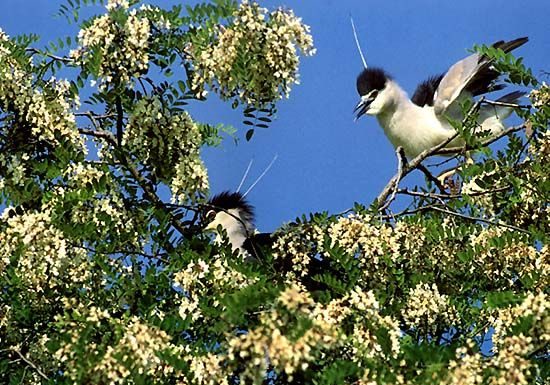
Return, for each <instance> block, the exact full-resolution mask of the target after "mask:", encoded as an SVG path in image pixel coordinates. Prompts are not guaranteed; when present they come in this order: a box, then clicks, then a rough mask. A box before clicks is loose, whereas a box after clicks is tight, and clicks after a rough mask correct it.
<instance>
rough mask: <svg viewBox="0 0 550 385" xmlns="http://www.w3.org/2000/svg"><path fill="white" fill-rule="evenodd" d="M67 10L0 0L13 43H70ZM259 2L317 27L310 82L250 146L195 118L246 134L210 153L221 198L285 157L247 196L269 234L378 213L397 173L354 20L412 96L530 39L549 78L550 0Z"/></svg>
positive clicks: (374, 56) (48, 0) (306, 69)
mask: <svg viewBox="0 0 550 385" xmlns="http://www.w3.org/2000/svg"><path fill="white" fill-rule="evenodd" d="M60 3H61V2H60V1H59V2H58V1H56V0H26V1H20V0H2V2H1V10H2V12H0V27H1V28H2V29H3V30H5V31H6V32H7V33H8V34H9V35H12V36H13V35H16V34H19V33H28V32H34V33H37V34H39V35H41V36H42V37H43V42H46V41H48V40H49V39H53V38H55V37H57V36H64V35H66V34H67V33H68V32H69V31H70V30H71V29H72V28H74V27H69V26H67V25H66V23H65V21H64V20H63V19H56V18H54V16H53V15H54V14H55V12H56V11H57V9H58V6H59V4H60ZM150 3H154V4H159V5H169V4H174V3H176V2H175V1H172V0H163V1H151V2H150ZM184 3H185V2H184ZM188 3H196V1H192V2H188ZM260 4H262V5H263V6H265V7H268V8H276V7H278V6H285V7H288V8H291V9H293V10H294V11H295V13H296V14H297V15H298V16H300V17H302V18H303V20H304V22H305V23H306V24H308V25H310V26H311V30H312V34H313V37H314V41H315V45H316V47H317V54H316V55H315V56H313V57H310V58H303V60H302V66H301V70H300V73H301V84H300V85H298V86H295V87H294V89H293V90H292V93H291V95H290V98H289V99H288V100H284V101H282V102H281V103H280V104H279V111H278V116H277V119H276V120H274V122H273V123H272V124H271V126H270V127H269V128H268V129H265V130H259V131H257V132H256V134H255V135H254V138H253V139H252V141H251V142H246V141H245V140H244V133H245V132H246V127H243V125H242V123H241V122H242V116H241V115H240V114H239V113H238V112H237V111H233V110H231V108H230V106H229V105H226V104H224V103H221V102H219V101H217V100H215V97H214V98H213V99H212V100H209V101H208V102H207V103H205V104H202V105H200V106H198V107H197V108H194V109H193V111H192V112H193V115H194V117H195V118H197V119H199V120H205V121H208V122H210V123H219V122H223V123H230V124H233V125H234V126H235V127H237V128H241V130H240V132H239V136H240V138H241V139H242V140H240V142H239V144H238V145H235V144H234V141H233V140H231V139H228V140H226V141H225V142H224V143H223V145H222V146H221V147H219V148H213V149H206V150H205V151H204V159H205V161H206V164H207V166H208V169H209V175H210V184H211V191H212V193H217V192H220V191H222V190H227V189H235V188H236V187H237V186H238V184H239V182H240V179H241V177H242V175H243V173H244V171H245V169H246V167H247V165H248V162H249V161H250V159H254V164H253V166H252V169H251V172H250V174H249V177H248V181H247V182H245V188H246V187H247V186H248V185H250V184H251V183H252V182H253V181H254V179H255V178H256V177H257V176H258V175H259V174H260V173H261V172H262V171H263V169H264V168H265V167H266V166H267V165H268V164H269V162H270V161H271V159H272V158H273V157H274V156H275V154H278V160H277V162H276V163H275V164H274V165H273V167H272V169H271V170H270V171H269V173H268V174H267V175H266V176H265V177H264V179H263V180H262V181H261V182H260V183H259V184H258V185H257V186H256V187H255V189H254V190H253V191H252V192H251V193H250V194H249V196H248V197H249V199H250V201H251V203H252V204H253V205H255V206H256V211H257V217H258V218H257V225H258V228H259V229H260V230H261V231H270V230H273V229H275V228H277V227H278V226H279V225H281V224H282V223H284V222H286V221H290V220H293V219H294V218H295V217H297V216H300V215H301V214H303V213H309V212H316V211H323V210H328V211H329V212H331V213H337V212H341V211H343V210H346V209H347V208H349V207H351V206H352V205H353V203H354V202H361V203H366V204H369V203H370V202H372V200H373V199H374V198H375V197H376V195H377V194H378V193H379V192H380V191H381V189H382V188H383V187H384V185H385V184H386V183H387V181H388V180H389V178H390V177H391V176H392V175H393V174H394V173H395V167H396V160H395V155H394V150H393V148H392V146H391V145H390V143H389V142H388V141H387V139H386V138H385V136H384V134H383V132H382V130H381V128H379V126H378V124H377V122H376V120H375V119H374V118H372V117H364V118H362V119H361V120H359V121H358V122H354V121H353V113H352V112H353V107H354V106H355V104H356V103H357V100H358V95H357V91H356V90H355V79H356V76H357V74H358V73H359V71H360V70H361V69H362V64H361V60H360V58H359V55H358V53H357V49H356V47H355V43H354V40H353V35H352V32H351V27H350V22H349V17H350V15H353V17H354V19H355V23H356V25H357V31H358V34H359V38H360V40H361V43H362V46H363V49H364V51H365V54H366V57H367V61H368V62H369V65H375V66H382V67H384V68H385V69H386V70H387V71H388V72H389V73H391V74H392V75H393V76H394V78H395V79H396V80H397V81H398V82H399V83H400V84H401V85H402V86H403V87H404V88H405V89H406V90H407V91H408V92H409V94H412V92H413V91H414V88H415V86H416V84H417V83H418V82H419V81H421V80H423V79H425V78H426V77H428V76H430V75H433V74H437V73H440V72H442V71H445V70H446V69H447V68H448V67H449V66H450V65H451V64H453V63H454V62H455V61H457V60H459V59H461V58H463V57H464V56H465V55H467V52H466V50H467V49H468V48H471V47H472V46H473V45H474V44H475V43H487V44H489V43H492V42H494V41H496V40H500V39H512V38H516V37H519V36H529V38H530V42H529V43H528V44H527V45H525V46H524V47H522V48H520V49H519V50H518V51H517V54H518V55H521V56H524V57H525V63H526V64H527V65H528V66H530V67H532V68H533V70H534V72H535V74H537V75H538V74H539V73H540V71H542V70H546V71H550V63H549V60H548V59H549V52H550V27H549V25H548V15H549V14H550V1H548V0H532V1H521V2H520V1H507V0H494V1H485V0H483V1H480V0H477V1H474V0H466V1H461V2H451V1H446V2H444V1H437V0H419V1H385V2H383V1H365V0H344V1H336V0H324V1H312V0H310V1H304V0H269V1H260ZM406 183H408V184H415V183H422V178H420V177H419V176H416V177H414V176H413V177H412V178H411V179H407V181H406Z"/></svg>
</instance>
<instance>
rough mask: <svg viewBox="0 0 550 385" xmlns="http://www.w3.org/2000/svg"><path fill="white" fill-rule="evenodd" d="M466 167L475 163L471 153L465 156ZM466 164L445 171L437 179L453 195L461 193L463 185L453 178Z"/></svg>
mask: <svg viewBox="0 0 550 385" xmlns="http://www.w3.org/2000/svg"><path fill="white" fill-rule="evenodd" d="M464 157H465V159H466V160H465V162H464V164H466V165H471V164H473V163H474V160H473V158H472V157H471V155H470V153H469V152H467V153H466V154H464ZM464 164H459V165H457V166H455V167H452V168H450V169H448V170H446V171H443V172H442V173H441V174H439V176H438V177H437V180H438V181H439V183H441V184H442V185H443V186H444V188H445V189H449V191H450V192H451V194H458V193H459V192H460V187H461V183H460V181H459V180H458V178H457V179H456V180H455V179H454V178H453V177H454V175H455V174H456V172H457V170H459V169H460V168H461V167H463V166H464Z"/></svg>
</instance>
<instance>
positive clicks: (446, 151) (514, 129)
mask: <svg viewBox="0 0 550 385" xmlns="http://www.w3.org/2000/svg"><path fill="white" fill-rule="evenodd" d="M524 128H525V125H524V124H521V125H519V126H512V127H508V128H507V129H506V130H504V131H502V132H501V133H500V134H498V135H495V136H493V137H491V138H489V139H487V140H486V141H484V142H481V147H487V146H488V145H490V144H492V143H494V142H496V141H497V140H499V139H501V138H503V137H505V136H507V135H509V134H511V133H513V132H517V131H520V130H523V129H524ZM474 148H476V147H472V146H468V145H465V146H461V147H449V148H442V149H440V150H438V151H437V152H436V153H435V154H436V155H446V154H455V153H460V152H464V151H468V150H472V149H474Z"/></svg>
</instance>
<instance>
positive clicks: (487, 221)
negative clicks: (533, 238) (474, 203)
mask: <svg viewBox="0 0 550 385" xmlns="http://www.w3.org/2000/svg"><path fill="white" fill-rule="evenodd" d="M430 210H434V211H439V212H440V213H443V214H448V215H452V216H455V217H459V218H462V219H467V220H470V221H473V222H483V223H487V224H488V225H493V226H500V227H506V228H508V229H510V230H514V231H518V232H520V233H524V234H531V233H530V232H529V231H527V230H524V229H522V228H520V227H517V226H513V225H509V224H507V223H502V222H495V221H492V220H490V219H485V218H479V217H472V216H470V215H466V214H462V213H457V212H456V211H452V210H447V209H443V208H441V207H438V206H431V207H430Z"/></svg>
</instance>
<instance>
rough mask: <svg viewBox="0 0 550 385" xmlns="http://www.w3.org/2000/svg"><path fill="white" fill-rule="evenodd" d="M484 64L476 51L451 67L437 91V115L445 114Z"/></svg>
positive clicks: (435, 105) (435, 97)
mask: <svg viewBox="0 0 550 385" xmlns="http://www.w3.org/2000/svg"><path fill="white" fill-rule="evenodd" d="M483 66H484V63H480V55H479V54H477V53H475V54H473V55H470V56H468V57H467V58H465V59H462V60H460V61H459V62H457V63H455V64H453V65H452V66H451V68H449V70H448V71H447V73H446V74H445V76H443V79H441V82H440V83H439V86H438V87H437V90H436V91H435V95H434V112H435V114H436V115H437V116H442V115H443V114H445V112H446V111H447V109H448V108H449V106H451V105H452V104H453V102H455V101H456V100H457V99H458V98H459V96H460V94H461V93H462V91H464V89H465V88H466V87H467V86H468V84H469V83H470V81H471V80H472V79H473V78H474V77H475V75H476V74H477V73H478V71H479V70H480V69H481V68H482V67H483Z"/></svg>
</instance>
